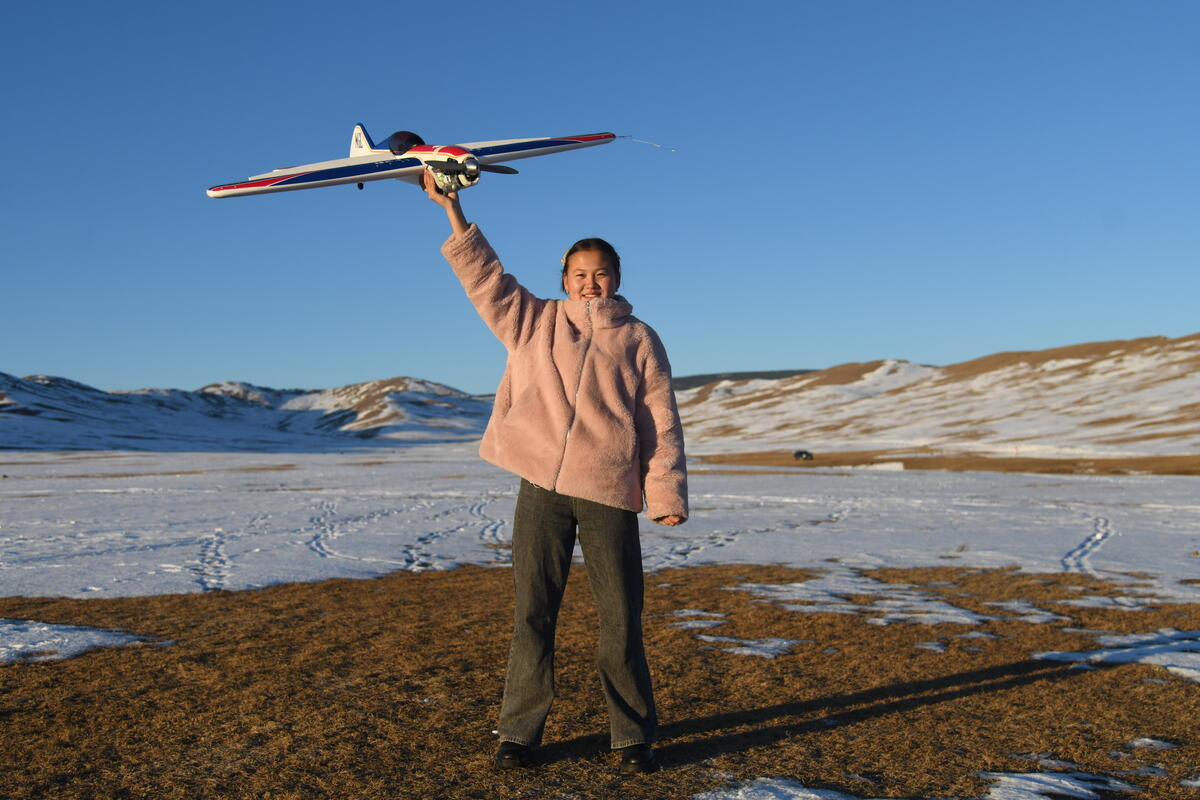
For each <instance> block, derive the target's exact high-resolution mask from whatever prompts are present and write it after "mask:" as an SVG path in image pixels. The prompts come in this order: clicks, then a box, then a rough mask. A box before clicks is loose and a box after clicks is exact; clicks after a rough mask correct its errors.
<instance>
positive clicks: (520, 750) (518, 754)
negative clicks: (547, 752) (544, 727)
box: [496, 742, 533, 769]
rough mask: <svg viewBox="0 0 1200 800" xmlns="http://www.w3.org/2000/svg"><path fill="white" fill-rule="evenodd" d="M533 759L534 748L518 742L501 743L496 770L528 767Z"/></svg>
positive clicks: (497, 752) (497, 751) (497, 753)
mask: <svg viewBox="0 0 1200 800" xmlns="http://www.w3.org/2000/svg"><path fill="white" fill-rule="evenodd" d="M532 757H533V748H532V747H530V746H529V745H527V744H518V743H517V742H501V743H500V748H499V749H498V750H496V769H517V768H519V767H528V766H529V762H530V760H531V759H532Z"/></svg>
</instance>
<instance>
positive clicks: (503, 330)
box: [442, 223, 547, 350]
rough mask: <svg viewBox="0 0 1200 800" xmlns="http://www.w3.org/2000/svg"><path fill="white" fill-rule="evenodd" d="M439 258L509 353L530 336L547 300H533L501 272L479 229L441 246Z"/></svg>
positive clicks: (498, 260) (498, 262)
mask: <svg viewBox="0 0 1200 800" xmlns="http://www.w3.org/2000/svg"><path fill="white" fill-rule="evenodd" d="M442 255H443V256H445V257H446V260H447V261H449V262H450V267H451V269H453V270H454V274H455V275H456V276H458V280H459V282H460V283H461V284H462V285H463V289H465V290H466V292H467V298H468V299H469V300H470V301H471V304H472V305H474V306H475V311H477V312H478V313H479V316H480V317H481V318H482V319H483V321H484V322H485V323H486V324H487V326H488V328H489V329H490V330H491V331H492V333H494V334H495V335H496V338H497V339H499V340H500V341H501V342H502V343H503V344H504V346H505V347H507V348H508V349H509V350H512V349H513V348H515V347H516V346H517V345H519V344H523V343H524V342H526V341H528V340H529V339H530V338H532V336H533V332H534V330H535V329H536V328H537V323H538V320H539V318H540V317H541V316H542V314H543V312H544V311H545V309H546V305H547V301H546V300H543V299H541V298H539V297H535V296H534V295H533V294H532V293H531V292H530V291H529V290H528V289H526V288H525V287H524V286H522V285H521V284H520V283H518V282H517V279H516V278H514V277H513V276H512V275H509V274H508V273H507V272H505V271H504V267H503V266H501V264H500V259H499V258H498V257H497V256H496V252H495V251H494V250H492V246H491V245H490V244H488V240H487V239H486V238H484V236H483V233H482V232H481V231H480V230H479V226H477V225H476V224H475V223H471V226H470V227H469V228H468V229H467V232H466V233H464V234H462V235H461V236H451V237H450V238H449V239H447V240H446V243H445V244H443V245H442Z"/></svg>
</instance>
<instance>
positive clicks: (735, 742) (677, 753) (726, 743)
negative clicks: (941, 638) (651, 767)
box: [542, 659, 1106, 766]
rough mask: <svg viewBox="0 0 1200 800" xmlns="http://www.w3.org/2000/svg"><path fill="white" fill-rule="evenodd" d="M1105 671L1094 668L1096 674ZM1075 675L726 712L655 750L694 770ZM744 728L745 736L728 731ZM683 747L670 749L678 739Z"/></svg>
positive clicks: (1007, 676)
mask: <svg viewBox="0 0 1200 800" xmlns="http://www.w3.org/2000/svg"><path fill="white" fill-rule="evenodd" d="M1105 667H1106V665H1103V664H1100V665H1094V667H1093V668H1095V669H1103V668H1105ZM1080 674H1081V672H1080V669H1079V667H1077V666H1074V665H1071V664H1064V663H1062V662H1058V661H1039V660H1035V659H1028V660H1026V661H1017V662H1014V663H1011V664H1001V665H998V666H994V667H987V668H984V669H978V670H971V671H969V672H960V673H957V674H955V675H945V676H942V677H939V678H928V679H924V680H918V681H906V682H904V683H896V684H892V685H890V686H881V687H878V688H875V689H865V690H863V691H860V692H851V693H848V694H839V695H833V696H830V697H821V698H816V699H813V700H803V701H793V702H784V703H775V704H773V705H768V706H762V707H760V708H753V709H745V710H742V711H729V712H726V713H724V714H712V715H709V716H706V717H696V718H694V719H685V720H680V721H679V722H673V723H669V724H667V725H664V726H662V728H661V729H660V731H659V742H660V743H659V744H658V745H657V746H656V748H655V752H656V753H657V755H658V757H659V760H660V761H661V762H662V763H663V764H664V765H665V766H684V765H687V764H694V763H697V762H700V761H704V760H705V759H708V758H712V757H714V756H719V755H726V754H729V753H736V752H740V751H743V750H750V749H753V748H755V747H760V746H763V745H771V744H774V743H776V742H778V741H779V740H780V739H786V738H788V737H791V736H797V735H800V734H805V733H811V732H814V731H820V730H826V729H828V728H831V727H835V726H839V727H840V726H844V725H854V724H856V723H858V722H863V721H865V720H869V719H875V718H877V717H883V716H887V715H889V714H902V713H904V712H906V711H910V710H912V709H915V708H920V707H922V706H930V705H935V704H937V703H945V702H949V701H951V700H957V699H959V698H962V697H970V696H971V695H978V694H987V693H989V692H999V691H1003V690H1005V689H1012V688H1016V687H1018V686H1025V685H1028V684H1031V683H1035V682H1037V681H1047V682H1057V681H1061V680H1066V679H1068V678H1072V677H1076V676H1078V675H1080ZM748 726H752V727H750V730H738V731H736V732H731V733H726V732H725V731H729V730H731V729H738V728H746V727H748ZM697 734H699V735H700V736H699V738H689V740H688V741H684V742H676V743H672V741H671V740H672V739H679V738H681V737H695V736H696V735H697ZM606 744H607V737H606V736H604V735H589V736H580V737H576V738H574V739H568V740H566V741H562V742H555V743H553V744H550V745H548V746H547V747H546V748H545V750H544V751H543V754H542V760H543V761H544V762H547V763H550V762H554V761H559V760H563V759H568V758H579V757H581V756H585V755H588V754H590V753H593V752H595V751H596V750H597V749H599V748H603V747H605V746H606Z"/></svg>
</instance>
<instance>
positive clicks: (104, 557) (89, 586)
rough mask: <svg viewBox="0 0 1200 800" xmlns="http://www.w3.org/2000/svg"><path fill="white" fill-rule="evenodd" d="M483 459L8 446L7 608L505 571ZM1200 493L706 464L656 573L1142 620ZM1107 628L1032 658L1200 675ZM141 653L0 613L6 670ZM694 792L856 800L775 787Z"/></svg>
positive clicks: (0, 583) (1100, 784)
mask: <svg viewBox="0 0 1200 800" xmlns="http://www.w3.org/2000/svg"><path fill="white" fill-rule="evenodd" d="M475 450H476V443H475V442H469V441H468V442H448V443H442V444H414V445H411V446H399V445H397V446H389V447H387V448H382V447H362V448H360V449H353V450H351V449H347V450H346V451H344V452H320V453H296V452H292V453H244V452H243V453H229V452H204V453H180V452H127V451H93V452H73V453H53V452H25V451H11V452H4V453H0V474H3V475H4V477H3V478H0V595H5V596H7V595H26V596H66V597H77V598H84V597H120V596H137V595H150V594H162V593H176V592H204V591H214V590H222V589H226V590H234V589H248V588H254V587H261V586H266V585H269V584H276V583H282V582H290V581H315V580H321V579H326V578H335V577H343V578H362V577H370V576H376V575H381V574H384V573H388V572H392V571H395V570H408V571H420V570H430V569H452V568H454V567H455V566H457V565H460V564H481V565H496V566H503V565H505V564H506V563H507V559H508V551H507V549H506V544H507V541H508V537H509V534H510V526H509V519H510V517H511V514H512V511H513V504H514V501H515V492H516V479H514V478H513V477H511V476H510V475H508V474H506V473H504V472H501V471H500V470H497V469H495V468H493V467H491V466H489V465H487V464H485V463H484V462H482V461H481V460H480V459H479V458H478V457H477V456H476V455H475ZM1198 488H1200V481H1198V480H1197V479H1196V478H1194V477H1172V476H1137V475H1125V476H1094V475H1088V476H1083V475H1078V476H1064V475H1040V474H1036V475H1035V474H1003V473H965V472H931V471H921V472H905V471H889V470H870V469H840V470H835V469H804V470H796V471H795V472H794V473H791V472H782V471H780V470H769V469H763V470H753V469H742V468H739V472H737V473H733V472H730V471H725V470H721V469H717V468H713V467H706V466H704V465H693V470H692V475H691V501H692V518H691V519H690V520H689V521H688V523H687V524H686V525H684V526H681V527H678V528H665V527H661V526H656V525H654V524H653V523H651V522H649V521H646V520H644V519H643V522H642V533H643V538H642V546H643V551H644V555H645V565H646V568H647V569H648V570H658V569H663V568H669V567H683V566H691V565H699V564H711V563H731V562H735V563H750V564H762V563H777V564H785V565H789V566H796V567H806V568H810V569H816V570H820V571H821V572H820V574H819V575H818V576H817V577H814V578H813V579H812V580H809V581H806V582H802V583H796V584H791V585H788V586H767V585H743V586H740V587H731V588H738V589H740V590H743V591H748V592H753V593H755V595H756V596H759V597H760V598H762V599H763V600H765V601H770V602H776V603H781V604H784V605H785V606H787V607H789V608H793V609H794V610H796V611H797V613H802V612H811V611H814V610H824V611H837V612H840V613H849V614H860V615H864V616H865V617H866V618H867V621H868V622H870V623H872V624H879V625H887V624H925V625H929V626H931V630H932V626H936V625H937V624H939V623H942V622H957V623H966V624H971V623H972V622H977V621H978V620H979V619H980V617H979V616H978V615H976V614H972V613H970V612H968V611H966V610H965V609H959V608H956V607H954V606H952V605H950V604H948V603H946V602H945V601H944V600H942V599H935V598H934V597H932V596H929V595H926V594H924V593H923V592H921V591H920V590H919V589H918V588H916V587H904V586H895V585H887V584H882V583H880V582H878V581H874V580H872V579H870V578H868V577H866V576H864V575H863V574H862V572H861V571H862V570H863V569H867V568H873V567H885V566H886V567H910V566H947V565H953V566H969V567H1008V566H1016V567H1019V568H1020V569H1023V570H1027V571H1038V572H1055V571H1069V572H1082V573H1087V574H1090V575H1094V576H1098V577H1101V578H1104V579H1106V580H1109V581H1115V582H1118V583H1126V584H1129V588H1128V592H1127V593H1125V594H1124V596H1122V597H1120V598H1117V599H1115V600H1114V599H1112V598H1105V597H1099V596H1094V595H1091V594H1089V593H1087V592H1081V596H1080V597H1079V598H1078V600H1076V601H1075V602H1077V603H1080V604H1115V605H1117V606H1118V607H1120V608H1125V609H1128V610H1129V612H1130V613H1131V614H1136V613H1137V610H1138V609H1139V608H1143V607H1145V606H1146V605H1147V604H1149V603H1152V602H1154V601H1155V600H1159V599H1170V600H1174V601H1183V602H1200V585H1196V584H1190V583H1182V582H1181V581H1185V580H1188V579H1196V578H1200V555H1197V554H1198V553H1200V492H1198V491H1197V489H1198ZM1130 573H1139V574H1141V575H1143V576H1149V578H1148V579H1145V578H1143V579H1139V580H1134V579H1133V578H1131V577H1130ZM1135 584H1136V585H1135ZM850 595H853V596H854V598H855V602H853V603H852V602H850V601H849V600H847V599H846V598H847V596H850ZM864 598H868V599H869V598H877V599H876V600H875V601H874V602H867V601H866V600H864ZM800 602H802V603H804V605H797V603H800ZM814 603H815V604H816V605H809V604H814ZM995 615H996V616H1006V617H1011V618H1016V619H1022V620H1025V621H1028V622H1029V623H1030V624H1037V623H1039V622H1043V623H1044V622H1047V621H1049V620H1053V619H1054V618H1055V615H1054V614H1053V613H1052V612H1051V611H1050V610H1048V609H1041V608H1037V607H1035V606H1033V605H1031V604H1029V603H1020V602H1008V603H1003V604H997V605H996V608H995ZM720 622H721V620H720V619H719V617H717V616H716V615H713V614H710V613H708V612H705V611H704V610H702V609H689V610H688V613H686V614H682V613H681V614H680V615H679V619H678V620H676V621H675V624H682V625H687V626H688V627H695V628H697V630H696V636H697V639H698V642H697V644H698V646H706V647H714V648H717V649H720V650H725V651H730V652H732V653H744V654H746V655H750V656H755V657H762V658H771V657H774V656H775V655H776V654H778V653H782V652H786V651H787V650H788V648H789V647H790V646H791V645H792V644H794V643H793V642H788V641H787V640H758V641H747V640H734V639H731V638H729V637H722V636H720V633H721V631H720V628H719V624H720ZM712 628H715V630H705V629H712ZM1095 635H1096V641H1095V649H1093V650H1085V651H1082V652H1078V653H1040V654H1037V655H1038V656H1039V657H1042V658H1053V659H1064V660H1069V661H1079V662H1087V661H1142V662H1144V663H1152V664H1156V665H1158V666H1160V667H1163V668H1164V672H1163V673H1162V675H1163V678H1164V679H1174V680H1180V679H1183V680H1195V681H1200V631H1179V630H1174V629H1162V630H1157V631H1155V630H1146V631H1145V632H1144V633H1141V634H1137V635H1125V636H1112V635H1105V632H1103V631H1097V632H1095ZM931 638H936V634H931ZM133 641H140V640H138V639H137V638H136V637H132V636H130V634H128V633H126V632H121V631H112V632H103V631H97V630H95V629H85V628H67V627H62V626H49V625H46V624H44V623H41V622H38V621H36V620H0V659H3V660H9V661H13V660H22V661H25V660H32V659H35V658H36V659H42V658H55V657H59V658H61V657H69V656H72V655H74V654H76V653H78V652H81V651H82V650H85V649H87V648H89V647H94V646H100V645H104V644H108V645H122V644H130V643H132V642H133ZM157 644H162V645H164V646H169V643H157ZM730 657H736V656H730ZM1148 733H1149V732H1148ZM1043 768H1044V769H1049V768H1048V767H1045V766H1044V765H1043ZM985 777H986V778H987V779H988V780H990V781H993V782H994V783H993V785H992V788H991V790H990V791H989V793H988V794H987V795H986V797H987V798H988V799H989V800H1031V799H1034V798H1037V799H1038V800H1041V799H1043V798H1045V796H1046V794H1045V793H1046V792H1050V793H1055V796H1068V797H1081V798H1087V797H1098V796H1099V795H1098V794H1097V793H1096V790H1107V791H1113V790H1124V789H1123V786H1122V785H1120V784H1119V783H1118V782H1117V779H1116V778H1113V777H1104V776H1094V775H1086V774H1082V773H1077V772H1069V771H1068V772H1064V771H1060V770H1057V769H1054V770H1052V771H1046V772H1040V773H1038V772H1034V773H1030V774H1028V775H1002V774H991V773H989V774H987V775H985ZM702 797H703V798H704V800H733V799H734V798H741V799H742V800H752V799H753V800H758V799H759V798H785V799H786V800H798V799H799V798H828V799H833V798H838V800H841V798H843V797H848V796H846V795H839V794H836V793H832V792H828V791H825V790H813V789H807V788H805V787H803V786H800V785H799V784H796V783H795V782H793V781H789V780H785V779H774V778H772V779H767V778H764V779H761V780H759V781H755V782H753V783H750V784H745V785H742V786H737V787H732V788H730V789H728V790H724V791H719V792H710V793H707V794H704V795H702Z"/></svg>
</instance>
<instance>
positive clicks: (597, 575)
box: [572, 499, 658, 749]
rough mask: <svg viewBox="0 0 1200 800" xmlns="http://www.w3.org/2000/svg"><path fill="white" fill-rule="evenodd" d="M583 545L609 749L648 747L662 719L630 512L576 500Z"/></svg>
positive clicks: (634, 518)
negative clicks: (594, 616) (645, 631)
mask: <svg viewBox="0 0 1200 800" xmlns="http://www.w3.org/2000/svg"><path fill="white" fill-rule="evenodd" d="M572 505H573V506H574V508H575V514H576V517H577V518H578V520H579V543H580V546H581V547H582V549H583V559H584V562H585V563H586V565H587V573H588V581H589V583H590V584H591V587H592V597H593V598H594V599H595V602H596V612H597V614H598V615H599V618H600V620H599V621H600V642H599V645H598V647H597V650H596V669H597V672H598V673H599V676H600V685H601V688H602V689H603V691H604V699H605V701H606V702H607V704H608V720H609V735H610V742H611V747H612V748H613V749H618V748H621V747H629V746H630V745H635V744H650V743H652V742H654V741H655V739H656V738H657V735H658V715H657V712H656V710H655V706H654V690H653V686H652V684H651V682H650V668H649V665H648V664H647V662H646V650H645V646H644V644H643V641H642V606H643V602H644V591H645V588H644V581H643V576H642V546H641V540H640V538H639V533H638V523H637V515H636V514H634V513H633V512H632V511H625V510H622V509H619V508H613V507H611V506H606V505H602V504H600V503H592V502H589V501H587V500H579V499H573V500H572Z"/></svg>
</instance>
